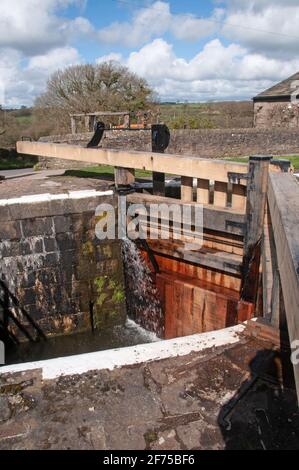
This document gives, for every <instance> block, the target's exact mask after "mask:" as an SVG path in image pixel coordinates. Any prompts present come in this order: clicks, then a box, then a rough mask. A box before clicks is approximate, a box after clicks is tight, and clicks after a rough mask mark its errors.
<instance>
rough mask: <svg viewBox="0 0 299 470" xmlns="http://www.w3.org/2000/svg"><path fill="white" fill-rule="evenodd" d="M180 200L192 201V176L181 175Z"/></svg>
mask: <svg viewBox="0 0 299 470" xmlns="http://www.w3.org/2000/svg"><path fill="white" fill-rule="evenodd" d="M181 200H182V201H183V202H193V178H192V176H182V178H181Z"/></svg>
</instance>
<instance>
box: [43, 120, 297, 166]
mask: <svg viewBox="0 0 299 470" xmlns="http://www.w3.org/2000/svg"><path fill="white" fill-rule="evenodd" d="M91 136H92V134H79V135H76V136H73V135H71V134H70V135H65V136H50V137H43V138H42V139H41V141H48V142H58V143H69V144H73V145H86V143H87V142H88V140H89V139H90V138H91ZM101 145H102V148H116V149H117V148H122V149H128V150H140V151H151V132H150V131H145V130H140V131H109V132H106V133H105V135H104V138H103V140H102V144H101ZM167 152H168V153H173V154H182V155H194V156H198V157H203V158H223V157H227V156H248V155H254V154H271V155H287V154H292V153H299V133H298V130H297V129H281V128H275V129H253V128H251V129H202V130H200V129H194V130H188V129H182V130H172V131H171V140H170V146H169V148H168V150H167ZM40 165H41V167H43V168H45V167H46V168H81V167H83V166H90V165H89V164H88V163H86V164H85V163H84V162H82V163H78V162H71V161H65V160H58V159H56V160H55V159H47V158H40Z"/></svg>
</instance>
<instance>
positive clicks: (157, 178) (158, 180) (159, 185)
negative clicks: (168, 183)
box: [153, 171, 165, 196]
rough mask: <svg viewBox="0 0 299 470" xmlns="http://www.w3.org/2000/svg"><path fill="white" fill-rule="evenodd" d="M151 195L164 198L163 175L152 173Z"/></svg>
mask: <svg viewBox="0 0 299 470" xmlns="http://www.w3.org/2000/svg"><path fill="white" fill-rule="evenodd" d="M153 194H155V195H156V196H165V173H158V172H157V171H153Z"/></svg>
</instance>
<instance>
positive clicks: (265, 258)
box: [262, 208, 273, 321]
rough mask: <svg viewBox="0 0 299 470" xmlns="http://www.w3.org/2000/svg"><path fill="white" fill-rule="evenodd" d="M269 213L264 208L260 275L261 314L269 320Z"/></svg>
mask: <svg viewBox="0 0 299 470" xmlns="http://www.w3.org/2000/svg"><path fill="white" fill-rule="evenodd" d="M270 223H271V222H270V214H269V212H268V208H267V210H266V215H265V222H264V232H263V248H262V276H263V316H264V318H266V319H268V320H269V321H271V316H272V313H271V312H272V308H271V307H272V290H273V262H272V256H271V246H270Z"/></svg>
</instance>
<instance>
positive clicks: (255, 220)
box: [241, 156, 271, 304]
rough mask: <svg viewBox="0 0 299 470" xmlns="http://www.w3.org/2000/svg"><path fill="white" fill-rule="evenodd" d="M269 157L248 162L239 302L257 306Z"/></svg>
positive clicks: (254, 158) (250, 159) (253, 158)
mask: <svg viewBox="0 0 299 470" xmlns="http://www.w3.org/2000/svg"><path fill="white" fill-rule="evenodd" d="M270 160H271V157H270V156H252V157H250V158H249V172H248V182H247V204H246V229H245V239H244V258H243V279H242V289H241V300H244V301H245V302H251V303H254V304H255V302H256V296H257V291H258V282H259V266H260V256H261V244H262V235H263V227H264V218H265V209H266V201H267V187H268V174H269V164H270Z"/></svg>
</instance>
